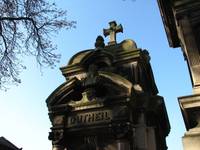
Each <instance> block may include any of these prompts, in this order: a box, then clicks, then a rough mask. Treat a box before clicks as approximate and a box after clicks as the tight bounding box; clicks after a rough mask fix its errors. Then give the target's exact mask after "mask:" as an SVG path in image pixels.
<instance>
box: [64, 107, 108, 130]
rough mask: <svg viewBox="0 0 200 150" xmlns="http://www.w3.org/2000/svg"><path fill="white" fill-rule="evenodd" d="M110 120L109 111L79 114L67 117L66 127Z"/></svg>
mask: <svg viewBox="0 0 200 150" xmlns="http://www.w3.org/2000/svg"><path fill="white" fill-rule="evenodd" d="M111 119H112V115H111V111H110V110H104V111H95V112H88V113H80V114H76V115H72V116H69V117H68V127H74V126H82V125H90V124H96V123H102V122H108V121H110V120H111Z"/></svg>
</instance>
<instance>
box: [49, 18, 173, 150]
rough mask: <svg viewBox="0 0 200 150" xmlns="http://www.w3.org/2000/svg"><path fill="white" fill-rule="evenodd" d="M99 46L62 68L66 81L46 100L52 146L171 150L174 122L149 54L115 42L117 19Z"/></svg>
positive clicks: (78, 149) (91, 149)
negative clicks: (105, 40) (160, 92)
mask: <svg viewBox="0 0 200 150" xmlns="http://www.w3.org/2000/svg"><path fill="white" fill-rule="evenodd" d="M109 25H110V27H109V29H104V35H105V36H110V41H109V43H108V44H107V45H106V44H105V43H104V39H103V37H102V36H98V37H97V39H96V42H95V48H93V49H87V50H83V51H80V52H79V53H77V54H75V55H74V56H72V58H71V59H70V61H69V63H68V64H67V65H66V66H64V67H62V68H61V71H62V74H63V76H64V77H65V78H66V81H65V82H64V83H63V84H62V85H60V86H59V87H58V88H56V89H55V91H54V92H53V93H52V94H50V96H49V97H48V99H47V101H46V102H47V106H48V110H49V118H50V120H51V123H52V127H51V132H50V134H49V139H50V140H51V141H52V147H53V150H166V149H167V146H166V140H165V138H166V136H167V135H168V134H169V131H170V124H169V120H168V115H167V112H166V108H165V103H164V99H163V97H162V96H159V95H158V89H157V87H156V84H155V80H154V76H153V72H152V69H151V65H150V56H149V53H148V51H147V50H143V49H140V48H138V47H137V45H136V43H135V42H134V41H133V40H130V39H126V40H124V41H122V42H120V43H117V41H116V33H118V32H122V31H123V28H122V26H121V25H117V24H116V22H115V21H112V22H110V23H109Z"/></svg>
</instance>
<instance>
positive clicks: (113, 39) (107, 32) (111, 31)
mask: <svg viewBox="0 0 200 150" xmlns="http://www.w3.org/2000/svg"><path fill="white" fill-rule="evenodd" d="M109 25H110V28H109V29H103V34H104V36H105V37H106V36H107V35H110V41H109V42H108V45H114V44H116V43H117V42H116V33H118V32H123V27H122V25H121V24H120V25H117V23H116V22H115V21H111V22H109Z"/></svg>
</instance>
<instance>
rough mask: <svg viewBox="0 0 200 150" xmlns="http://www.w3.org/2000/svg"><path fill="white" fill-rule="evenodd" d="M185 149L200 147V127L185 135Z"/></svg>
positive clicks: (192, 149)
mask: <svg viewBox="0 0 200 150" xmlns="http://www.w3.org/2000/svg"><path fill="white" fill-rule="evenodd" d="M183 147H184V150H199V149H200V128H194V129H190V130H189V131H188V132H186V133H185V135H184V137H183Z"/></svg>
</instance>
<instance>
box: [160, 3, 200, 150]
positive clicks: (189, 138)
mask: <svg viewBox="0 0 200 150" xmlns="http://www.w3.org/2000/svg"><path fill="white" fill-rule="evenodd" d="M158 4H159V8H160V13H161V17H162V19H163V23H164V27H165V31H166V33H167V37H168V41H169V45H170V47H173V48H176V47H181V49H182V52H183V56H184V59H185V60H186V63H187V66H188V70H189V74H190V78H191V83H192V89H193V92H192V94H191V95H186V96H181V97H179V98H178V100H179V104H180V109H181V112H182V115H183V119H184V122H185V127H186V130H187V131H186V133H185V134H184V136H183V147H184V150H200V1H199V0H158Z"/></svg>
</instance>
